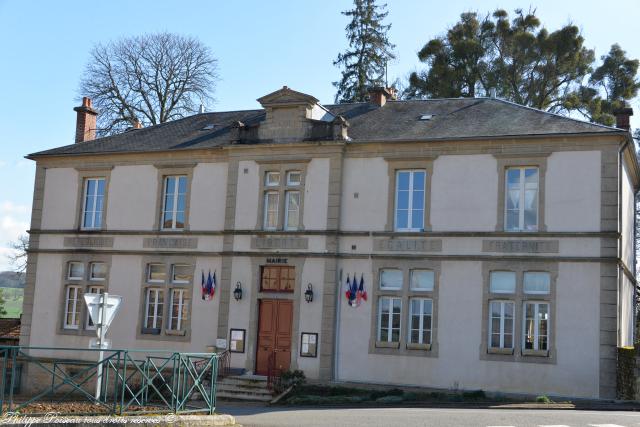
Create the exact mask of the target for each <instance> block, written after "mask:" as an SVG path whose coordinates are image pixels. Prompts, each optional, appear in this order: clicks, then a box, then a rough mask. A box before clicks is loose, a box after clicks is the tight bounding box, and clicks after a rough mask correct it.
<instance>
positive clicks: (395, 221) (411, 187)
mask: <svg viewBox="0 0 640 427" xmlns="http://www.w3.org/2000/svg"><path fill="white" fill-rule="evenodd" d="M407 172H408V173H409V190H408V191H409V198H408V199H409V200H408V203H409V204H408V206H407V210H408V212H407V227H406V228H400V227H398V196H399V192H400V191H399V186H400V179H399V178H400V174H401V173H407ZM416 172H422V173H424V182H423V187H422V188H423V190H422V191H423V193H424V195H423V198H422V225H421V226H420V227H418V228H415V227H412V225H413V192H414V185H413V182H414V176H415V174H416ZM395 191H396V194H395V208H394V210H393V224H394V229H395V231H424V217H425V213H426V212H425V211H426V205H427V171H426V169H400V170H397V171H396V188H395Z"/></svg>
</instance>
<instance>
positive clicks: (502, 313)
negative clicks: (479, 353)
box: [487, 299, 516, 350]
mask: <svg viewBox="0 0 640 427" xmlns="http://www.w3.org/2000/svg"><path fill="white" fill-rule="evenodd" d="M493 303H496V304H500V331H498V333H499V335H500V346H499V347H493V346H492V345H491V343H492V338H493V333H494V331H493V310H492V309H491V305H492V304H493ZM507 304H511V306H512V316H511V347H505V345H504V336H505V325H504V323H505V322H504V321H505V318H506V316H505V313H506V310H505V308H506V305H507ZM515 315H516V305H515V302H514V301H512V300H499V299H494V300H489V328H488V330H489V336H488V343H487V348H489V349H500V350H513V346H514V341H515V326H516V316H515Z"/></svg>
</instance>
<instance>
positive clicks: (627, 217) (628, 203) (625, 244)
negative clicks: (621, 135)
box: [621, 163, 634, 271]
mask: <svg viewBox="0 0 640 427" xmlns="http://www.w3.org/2000/svg"><path fill="white" fill-rule="evenodd" d="M633 205H634V198H633V184H632V183H631V177H630V175H629V170H628V168H627V166H626V164H624V163H623V164H622V218H621V220H622V230H621V233H622V259H623V260H624V262H625V264H626V265H627V268H628V269H629V270H632V271H633V265H634V260H633V231H634V230H633V215H634V206H633Z"/></svg>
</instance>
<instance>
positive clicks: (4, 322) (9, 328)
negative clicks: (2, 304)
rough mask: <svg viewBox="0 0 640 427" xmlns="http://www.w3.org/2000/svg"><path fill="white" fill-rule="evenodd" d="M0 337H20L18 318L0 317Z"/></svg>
mask: <svg viewBox="0 0 640 427" xmlns="http://www.w3.org/2000/svg"><path fill="white" fill-rule="evenodd" d="M0 339H3V340H6V339H16V340H17V339H20V319H14V318H7V319H0Z"/></svg>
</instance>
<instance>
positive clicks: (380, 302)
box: [377, 296, 402, 343]
mask: <svg viewBox="0 0 640 427" xmlns="http://www.w3.org/2000/svg"><path fill="white" fill-rule="evenodd" d="M394 300H397V301H400V312H399V313H398V324H399V325H400V326H399V327H398V328H393V319H394V317H393V316H394V314H393V302H394ZM384 301H389V320H388V321H387V330H388V334H387V339H386V340H385V341H384V342H390V343H395V342H400V337H401V336H402V298H401V297H392V296H381V297H380V298H379V299H378V322H377V323H378V332H377V338H378V341H380V342H383V341H382V305H383V302H384ZM394 329H397V330H398V341H392V338H393V330H394Z"/></svg>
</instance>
